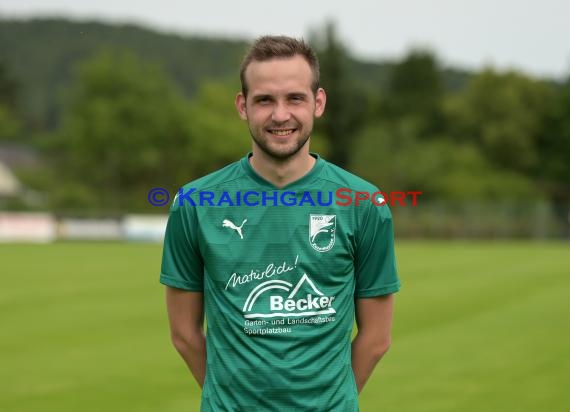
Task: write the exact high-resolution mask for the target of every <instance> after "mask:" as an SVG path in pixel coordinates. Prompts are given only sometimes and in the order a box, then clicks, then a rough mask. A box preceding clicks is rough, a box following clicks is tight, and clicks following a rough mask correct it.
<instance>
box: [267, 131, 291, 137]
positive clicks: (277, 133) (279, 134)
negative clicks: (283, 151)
mask: <svg viewBox="0 0 570 412" xmlns="http://www.w3.org/2000/svg"><path fill="white" fill-rule="evenodd" d="M295 130H296V129H269V133H271V134H274V135H275V136H280V137H282V136H289V135H290V134H292V133H293V132H294V131H295Z"/></svg>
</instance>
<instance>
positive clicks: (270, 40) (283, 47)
mask: <svg viewBox="0 0 570 412" xmlns="http://www.w3.org/2000/svg"><path fill="white" fill-rule="evenodd" d="M296 55H300V56H302V57H303V58H305V60H306V61H307V63H309V66H310V67H311V71H312V72H313V83H312V84H311V90H312V91H313V93H315V94H316V93H317V90H318V88H319V76H320V74H319V60H318V58H317V54H316V53H315V51H314V50H313V49H312V48H311V46H309V45H308V44H307V43H306V42H305V41H304V40H303V39H295V38H292V37H287V36H262V37H259V38H258V39H257V40H255V42H254V43H253V44H252V46H251V48H250V49H249V51H248V52H247V54H246V55H245V57H244V59H243V61H242V63H241V70H240V73H239V77H240V80H241V91H242V93H243V95H244V96H246V97H247V92H248V88H247V83H246V81H245V71H246V69H247V66H249V64H250V63H251V62H252V61H258V62H263V61H267V60H271V59H275V58H288V57H295V56H296Z"/></svg>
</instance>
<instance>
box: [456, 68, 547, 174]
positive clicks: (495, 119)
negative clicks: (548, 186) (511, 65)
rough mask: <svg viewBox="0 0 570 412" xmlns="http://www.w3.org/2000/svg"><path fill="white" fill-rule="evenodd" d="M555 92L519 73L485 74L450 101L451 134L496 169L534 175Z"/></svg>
mask: <svg viewBox="0 0 570 412" xmlns="http://www.w3.org/2000/svg"><path fill="white" fill-rule="evenodd" d="M552 93H553V89H552V87H551V86H550V85H548V84H547V83H545V82H543V81H539V80H534V79H531V78H528V77H526V76H525V75H523V74H520V73H517V72H508V73H498V72H496V71H494V70H492V69H487V70H484V71H483V72H481V73H479V74H478V75H476V76H475V77H473V78H472V80H471V81H470V83H469V85H468V87H467V89H466V90H465V91H464V92H463V93H461V94H459V95H455V96H452V97H450V98H449V99H448V100H447V101H446V114H447V118H448V123H449V132H450V134H451V135H452V136H454V138H455V139H456V140H457V141H464V142H471V143H473V144H475V145H476V146H478V147H479V148H480V149H481V150H482V152H483V154H484V155H485V157H486V158H487V159H489V161H490V162H491V164H493V165H494V166H495V167H498V168H502V169H508V170H514V171H518V172H523V173H527V174H531V173H532V171H533V170H534V169H535V168H536V167H537V165H538V162H539V151H538V146H537V145H538V140H539V136H540V134H541V130H542V129H543V127H544V120H545V116H546V114H547V113H548V112H549V110H550V109H551V105H550V102H551V101H552V96H553V95H552Z"/></svg>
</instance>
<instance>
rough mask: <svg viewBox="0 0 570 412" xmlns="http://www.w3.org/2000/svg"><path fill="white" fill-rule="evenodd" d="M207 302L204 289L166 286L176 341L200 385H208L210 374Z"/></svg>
mask: <svg viewBox="0 0 570 412" xmlns="http://www.w3.org/2000/svg"><path fill="white" fill-rule="evenodd" d="M203 303H204V298H203V293H202V292H189V291H185V290H181V289H176V288H172V287H169V286H167V287H166V307H167V310H168V320H169V321H170V336H171V339H172V343H173V344H174V347H175V348H176V350H177V351H178V353H179V354H180V356H182V358H183V359H184V361H185V362H186V364H187V365H188V368H190V371H191V372H192V375H194V378H195V379H196V381H197V382H198V384H199V385H200V387H203V386H204V378H205V376H206V337H205V335H204V305H203Z"/></svg>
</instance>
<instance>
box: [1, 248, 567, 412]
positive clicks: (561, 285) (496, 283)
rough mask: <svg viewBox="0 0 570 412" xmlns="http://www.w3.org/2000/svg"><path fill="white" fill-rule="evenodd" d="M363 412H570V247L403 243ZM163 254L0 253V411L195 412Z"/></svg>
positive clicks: (151, 250) (105, 250) (144, 251)
mask: <svg viewBox="0 0 570 412" xmlns="http://www.w3.org/2000/svg"><path fill="white" fill-rule="evenodd" d="M397 246H398V249H397V252H398V258H399V267H400V272H401V278H402V283H403V288H402V291H401V292H400V293H399V295H398V297H397V308H396V316H395V325H394V334H393V344H392V348H391V350H390V352H388V354H387V355H386V357H385V358H384V359H383V360H382V362H381V364H380V365H379V367H378V369H377V370H376V372H375V374H374V375H373V377H372V378H371V379H370V381H369V383H368V385H367V387H366V388H365V390H364V391H363V393H362V395H361V410H362V411H364V412H367V411H395V412H407V411H422V412H423V411H434V412H435V411H437V412H443V411H462V412H467V411H477V412H482V411H485V412H486V411H517V412H518V411H548V412H551V411H567V410H570V409H569V408H570V390H569V388H570V298H569V296H568V295H570V245H569V244H562V243H523V242H520V243H519V242H504V243H503V242H497V243H494V242H488V243H484V242H480V243H478V242H400V243H398V245H397ZM160 254H161V247H160V246H159V245H149V244H53V245H0V279H1V286H0V411H5V412H19V411H41V412H52V411H53V412H56V411H57V412H64V411H82V412H91V411H92V412H95V411H97V412H101V411H103V412H114V411H121V412H123V411H124V412H130V411H141V412H143V411H145V412H146V411H148V412H151V411H152V412H162V411H164V412H169V411H172V412H174V411H177V412H178V411H197V410H198V405H199V390H198V387H197V386H196V384H195V383H194V382H193V380H192V378H191V376H190V374H189V372H187V370H186V368H185V366H184V365H183V363H182V360H181V359H179V358H178V355H177V354H176V353H175V351H174V349H173V348H172V347H171V344H170V342H169V336H168V330H167V322H166V315H165V311H164V303H163V289H162V287H161V286H160V285H159V284H158V280H157V276H158V271H159V265H160Z"/></svg>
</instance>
